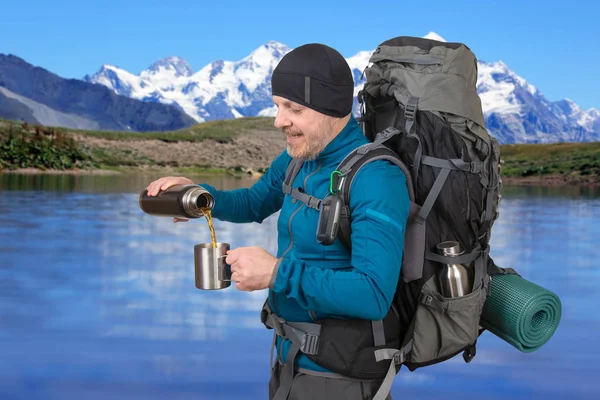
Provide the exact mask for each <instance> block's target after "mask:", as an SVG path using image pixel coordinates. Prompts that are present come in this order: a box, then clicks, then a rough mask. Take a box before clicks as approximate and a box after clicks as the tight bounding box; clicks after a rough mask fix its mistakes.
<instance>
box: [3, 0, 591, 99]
mask: <svg viewBox="0 0 600 400" xmlns="http://www.w3.org/2000/svg"><path fill="white" fill-rule="evenodd" d="M3 3H5V4H3V5H2V7H1V12H2V16H1V17H0V53H4V54H8V53H10V54H15V55H17V56H19V57H21V58H24V59H25V60H26V61H28V62H30V63H32V64H34V65H37V66H41V67H43V68H46V69H48V70H50V71H52V72H54V73H56V74H58V75H60V76H62V77H65V78H82V77H83V76H84V75H85V74H93V73H95V72H96V71H97V70H98V69H99V68H100V66H101V65H102V64H112V65H117V66H119V67H121V68H124V69H126V70H128V71H130V72H133V73H139V71H141V70H143V69H145V68H147V67H148V66H149V65H151V64H152V63H153V62H154V61H156V60H158V59H159V58H162V57H167V56H171V55H175V56H179V57H182V58H184V59H186V60H187V61H188V62H189V63H190V64H191V65H192V67H193V68H194V70H195V71H197V70H199V69H200V68H202V67H203V66H205V65H206V64H208V63H210V62H211V61H213V60H216V59H224V60H231V61H236V60H239V59H241V58H243V57H245V56H246V55H248V54H249V53H250V52H251V51H252V50H254V49H255V48H257V47H258V46H260V45H262V44H264V43H265V42H267V41H268V40H276V41H279V42H282V43H284V44H286V45H288V46H290V47H297V46H299V45H302V44H304V43H308V42H321V43H326V44H328V45H330V46H332V47H334V48H336V49H337V50H339V51H340V52H341V53H342V54H343V55H344V56H346V57H349V56H352V55H354V54H355V53H357V52H358V51H360V50H372V49H374V48H375V47H376V46H377V44H379V43H380V42H382V41H384V40H387V39H389V38H392V37H395V36H401V35H409V36H424V35H426V34H427V33H428V32H430V31H434V32H436V33H438V34H440V35H441V36H442V37H444V38H445V39H446V40H447V41H459V42H463V43H465V44H467V45H468V46H469V47H470V48H471V49H472V50H473V51H474V52H475V55H476V56H477V57H478V58H479V59H480V60H484V61H498V60H502V61H504V62H505V63H506V64H507V65H508V66H509V67H510V68H511V69H513V70H514V71H515V72H516V73H517V74H519V75H520V76H522V77H523V78H525V79H527V80H528V81H529V82H530V83H531V84H533V85H534V86H536V87H537V88H538V89H540V90H541V91H542V92H543V93H544V94H545V95H546V97H548V98H549V99H550V100H559V99H562V98H570V99H572V100H573V101H575V102H576V103H578V104H579V105H580V106H581V107H582V108H583V109H588V108H591V107H594V108H600V77H598V72H597V71H599V70H600V67H599V66H600V44H599V41H600V18H599V17H598V16H599V15H600V2H595V1H592V0H588V1H582V0H571V1H568V2H563V1H554V0H547V1H523V0H521V1H516V0H514V1H513V0H504V1H485V0H481V1H475V0H473V1H465V0H454V1H438V0H429V1H398V0H396V1H380V2H378V1H362V2H361V1H353V0H352V1H351V0H347V1H324V0H321V1H313V0H303V1H296V2H288V1H281V0H280V1H270V0H269V1H257V2H248V1H227V0H213V1H209V2H207V1H202V0H196V1H193V0H179V1H176V2H167V1H164V0H163V1H154V0H144V1H140V0H121V1H114V0H103V1H96V2H90V3H87V2H82V1H72V0H68V1H67V0H56V1H48V0H45V1H38V0H31V1H11V2H9V3H8V2H3ZM6 3H8V4H6ZM169 3H170V4H169ZM217 4H218V5H217ZM367 6H368V7H369V8H366V7H367Z"/></svg>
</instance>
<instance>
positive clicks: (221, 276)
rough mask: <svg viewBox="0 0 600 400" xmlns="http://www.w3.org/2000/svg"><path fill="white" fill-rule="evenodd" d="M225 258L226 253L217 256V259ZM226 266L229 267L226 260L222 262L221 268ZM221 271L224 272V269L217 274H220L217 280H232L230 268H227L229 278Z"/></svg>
mask: <svg viewBox="0 0 600 400" xmlns="http://www.w3.org/2000/svg"><path fill="white" fill-rule="evenodd" d="M225 258H227V254H224V255H222V256H219V261H220V260H221V259H223V260H224V259H225ZM227 267H229V264H227V263H226V262H223V268H226V269H227ZM223 272H224V271H220V273H219V275H220V276H219V280H220V281H223V282H232V280H231V269H229V272H230V273H229V278H227V277H225V274H224V273H223Z"/></svg>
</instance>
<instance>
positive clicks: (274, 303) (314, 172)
mask: <svg viewBox="0 0 600 400" xmlns="http://www.w3.org/2000/svg"><path fill="white" fill-rule="evenodd" d="M320 170H321V163H320V162H319V164H318V166H317V169H316V170H315V171H313V172H311V173H310V174H308V175H307V176H306V178H304V182H303V184H302V187H303V188H305V187H306V182H307V181H308V178H310V177H311V176H313V175H314V174H316V173H317V172H319V171H320ZM293 184H294V182H291V183H290V185H293ZM304 205H305V204H304V203H301V204H300V207H298V208H297V209H296V210H294V212H293V213H292V215H290V218H289V219H288V234H289V235H290V245H289V246H288V248H287V249H285V251H284V252H283V253H282V254H281V258H283V257H284V256H285V255H286V254H287V253H288V252H289V251H290V250H292V246H293V245H294V238H293V236H292V219H294V216H295V215H296V214H298V211H300V210H302V207H304ZM271 299H272V300H273V310H272V311H273V313H274V314H277V304H276V302H275V295H273V296H271ZM282 344H283V341H282V342H281V343H280V344H279V346H277V357H280V358H281V345H282Z"/></svg>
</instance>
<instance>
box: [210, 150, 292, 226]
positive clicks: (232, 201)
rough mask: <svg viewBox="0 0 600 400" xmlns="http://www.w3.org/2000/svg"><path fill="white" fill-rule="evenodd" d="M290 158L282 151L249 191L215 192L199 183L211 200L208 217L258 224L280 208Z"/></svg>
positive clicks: (211, 187) (246, 189)
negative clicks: (213, 201) (212, 198)
mask: <svg viewBox="0 0 600 400" xmlns="http://www.w3.org/2000/svg"><path fill="white" fill-rule="evenodd" d="M290 160H291V157H290V156H289V155H288V154H287V151H283V153H281V154H280V155H279V156H278V157H277V158H276V159H275V160H274V161H273V162H272V163H271V166H270V167H269V169H268V170H267V172H266V173H265V174H264V175H263V176H262V177H261V178H260V179H259V180H258V181H257V182H256V183H255V184H253V185H252V186H251V187H250V188H241V189H234V190H217V189H216V188H215V187H213V186H211V185H208V184H201V185H200V186H202V187H203V188H205V189H206V190H208V191H209V192H210V194H211V195H212V196H213V197H214V200H215V204H214V207H213V210H212V216H213V217H214V218H215V219H218V220H221V221H229V222H237V223H242V222H259V223H260V222H262V221H263V220H264V219H265V218H267V217H268V216H270V215H271V214H274V213H275V212H277V211H279V210H280V209H281V206H282V204H283V198H284V194H283V191H282V188H281V185H282V183H283V179H284V178H285V172H286V170H287V167H288V164H289V162H290Z"/></svg>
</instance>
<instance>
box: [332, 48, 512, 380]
mask: <svg viewBox="0 0 600 400" xmlns="http://www.w3.org/2000/svg"><path fill="white" fill-rule="evenodd" d="M369 64H370V65H369V66H368V67H367V68H366V70H365V72H364V74H365V76H366V83H365V85H364V87H363V89H362V90H361V91H360V92H359V102H360V104H361V114H362V115H361V118H360V121H361V123H362V126H363V130H364V133H365V135H366V136H367V137H368V138H369V139H370V141H371V142H372V143H370V144H368V145H366V146H363V148H359V149H356V150H355V151H353V152H352V153H351V154H349V155H348V156H347V157H346V159H345V160H344V161H343V162H342V163H341V164H340V165H339V167H338V171H339V174H336V176H341V177H344V179H342V181H343V182H342V183H341V184H339V183H338V184H334V186H337V187H338V188H339V195H340V196H341V197H342V199H343V204H344V207H346V205H347V204H350V203H349V196H350V187H351V184H352V178H353V177H354V176H355V174H356V173H357V172H358V170H359V169H360V167H361V166H362V165H365V164H366V163H368V162H370V161H372V160H378V159H387V160H389V161H391V162H393V163H395V164H396V165H398V166H399V167H401V168H402V169H403V170H404V172H405V175H406V178H407V186H408V189H409V195H410V198H411V210H410V216H409V220H408V224H407V229H406V232H405V243H404V259H403V262H402V274H401V279H400V281H399V282H398V288H397V291H396V295H395V298H394V303H393V305H394V307H395V308H396V310H397V312H398V316H399V319H400V327H401V338H402V346H401V349H400V350H397V349H380V350H378V351H376V352H375V353H376V358H378V360H384V359H392V360H394V362H392V363H391V364H392V365H390V370H389V373H388V375H387V376H388V379H387V380H386V381H387V382H386V384H389V385H390V386H391V380H392V379H393V374H395V373H396V372H397V371H396V370H393V369H392V367H393V366H394V365H395V366H400V365H405V366H407V367H408V368H409V369H410V370H411V371H412V370H415V369H416V368H419V367H423V366H426V365H431V364H435V363H439V362H442V361H444V360H447V359H449V358H451V357H454V356H455V355H457V354H459V353H461V352H462V353H463V357H464V359H465V361H466V362H469V361H470V360H471V359H472V358H473V357H474V356H475V345H476V342H477V339H478V337H479V335H480V334H481V332H482V331H483V330H482V329H481V328H480V326H479V320H480V317H481V312H482V309H483V305H484V303H485V300H486V298H487V295H488V291H489V283H490V275H493V274H496V273H507V272H514V271H511V270H506V269H502V268H499V267H497V266H496V265H495V264H494V262H493V260H492V259H491V258H490V256H489V251H490V248H489V242H490V234H491V229H492V226H493V223H494V221H495V220H496V219H497V217H498V203H499V200H500V198H501V196H500V190H501V179H500V176H499V168H500V166H499V161H500V154H499V145H498V142H497V141H496V140H495V139H494V138H493V137H491V136H490V135H489V134H488V132H487V130H486V129H485V123H484V118H483V111H482V107H481V101H480V99H479V96H478V95H477V92H476V83H477V60H476V58H475V55H474V54H473V53H472V52H471V50H470V49H469V48H467V47H466V46H465V45H464V44H461V43H446V42H438V41H434V40H429V39H422V38H414V37H397V38H394V39H391V40H388V41H385V42H383V43H381V44H380V45H379V46H378V47H377V49H376V50H375V52H374V53H373V55H372V56H371V58H370V60H369ZM386 184H393V183H391V182H390V183H386ZM341 214H342V218H341V220H340V228H339V231H338V237H339V238H340V239H341V240H342V241H343V242H344V243H346V244H347V245H349V244H350V241H349V238H350V224H351V221H350V220H349V218H348V216H349V211H348V210H347V209H346V210H343V211H342V213H341ZM447 241H454V242H458V243H459V244H460V247H461V248H462V249H463V250H464V253H463V254H462V255H460V256H458V257H448V256H442V255H440V254H439V252H438V251H436V246H437V245H438V244H440V243H441V242H447ZM444 263H448V264H456V263H461V264H463V265H466V266H468V267H469V268H471V269H472V271H473V277H472V279H473V289H472V291H471V292H470V293H469V294H466V295H464V296H461V297H454V298H447V297H444V296H443V295H442V292H441V290H440V285H439V282H438V272H439V271H440V270H441V269H442V266H443V264H444ZM390 375H391V377H390ZM390 378H391V379H390ZM382 389H384V390H385V388H382Z"/></svg>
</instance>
